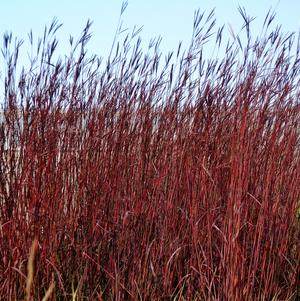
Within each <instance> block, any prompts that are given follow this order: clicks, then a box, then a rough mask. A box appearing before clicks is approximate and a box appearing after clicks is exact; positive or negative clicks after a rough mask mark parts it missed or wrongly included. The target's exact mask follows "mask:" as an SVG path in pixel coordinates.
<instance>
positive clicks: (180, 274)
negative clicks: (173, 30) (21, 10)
mask: <svg viewBox="0 0 300 301" xmlns="http://www.w3.org/2000/svg"><path fill="white" fill-rule="evenodd" d="M240 13H241V15H242V17H243V18H244V21H245V26H244V31H245V34H246V37H247V39H246V42H243V41H242V40H241V39H240V38H239V36H234V37H233V39H231V40H229V41H228V42H227V44H224V40H223V39H222V30H223V28H219V29H216V30H215V29H214V28H215V27H214V24H215V19H214V15H213V13H211V14H208V15H203V14H200V13H199V11H198V12H196V14H195V20H194V29H193V40H192V42H191V45H190V47H189V48H188V49H187V50H185V51H183V49H181V44H180V45H179V47H178V50H176V51H174V52H173V53H170V54H169V55H167V56H166V58H165V60H164V57H163V56H162V54H161V53H160V51H159V39H154V40H152V41H151V43H150V45H149V49H148V52H143V51H142V49H141V47H140V38H139V37H138V35H139V32H138V31H135V32H133V33H132V34H130V35H128V36H127V37H126V38H125V39H124V41H123V42H118V39H116V42H115V45H114V48H113V49H112V52H111V55H110V56H109V58H108V60H107V61H106V63H103V62H102V60H101V59H100V58H98V57H96V56H93V57H88V55H87V52H86V50H87V42H88V40H89V38H90V33H89V29H90V26H91V23H90V22H88V23H87V25H86V28H85V29H84V31H83V33H82V35H81V37H80V38H79V39H78V41H77V42H75V41H74V39H72V38H71V39H70V45H71V47H72V51H71V53H70V55H69V56H66V57H65V58H61V59H58V60H57V61H55V60H54V59H53V57H54V53H55V49H56V47H57V40H56V38H55V32H56V30H58V29H59V27H60V25H59V24H58V23H57V21H54V22H53V23H52V24H51V26H50V28H49V29H48V28H46V29H45V34H44V36H43V37H42V38H41V39H39V40H37V41H35V40H34V38H33V36H32V34H30V35H29V38H30V42H31V47H32V48H33V49H36V51H35V52H33V53H36V57H34V56H33V57H31V65H30V67H29V68H27V69H25V68H24V69H23V70H22V72H21V73H20V74H19V75H18V72H17V66H18V63H17V59H18V52H19V50H20V47H21V43H19V42H18V41H16V43H14V40H13V38H12V36H11V35H7V34H6V35H5V36H4V46H3V49H2V53H3V55H4V57H5V60H6V73H5V79H4V84H3V92H4V94H3V96H2V97H3V98H2V99H3V100H2V104H3V116H2V122H1V126H0V161H1V162H0V168H1V170H0V205H1V211H0V296H1V297H0V299H1V300H20V299H22V298H23V299H25V297H26V292H27V298H29V299H30V298H32V300H42V298H43V296H44V295H45V292H46V291H47V290H48V288H49V285H50V283H52V280H53V279H54V280H55V284H56V285H55V291H54V293H53V294H52V295H51V296H49V298H50V299H49V300H71V299H72V298H73V300H74V299H76V298H78V300H253V301H254V300H289V299H290V300H292V299H294V300H296V298H297V296H298V297H299V291H298V295H297V288H299V284H300V283H299V273H300V265H299V262H300V257H299V254H300V253H299V247H300V241H299V235H300V233H299V218H298V217H297V214H296V212H297V207H299V200H300V190H299V187H300V160H299V134H300V131H299V108H300V107H299V87H300V86H299V64H300V57H299V50H300V48H299V40H298V41H297V40H295V38H294V36H293V35H287V34H284V33H282V31H281V30H280V28H279V27H275V29H273V30H271V28H274V26H273V20H274V14H272V13H269V14H268V15H267V16H266V19H265V22H264V26H263V29H262V33H263V34H262V35H260V36H259V37H257V38H256V39H254V38H253V37H252V35H251V32H250V21H251V19H250V18H249V17H248V16H247V15H246V13H245V11H243V10H241V9H240ZM209 40H213V41H214V40H215V45H216V49H220V53H221V51H222V47H223V49H224V52H223V56H220V55H219V57H218V58H211V59H205V58H204V55H203V51H204V49H205V46H206V42H207V41H209ZM295 41H296V42H295ZM222 45H223V46H222ZM226 45H227V46H226ZM34 238H37V240H38V244H37V246H36V247H37V250H36V256H35V257H34V267H35V269H34V271H32V273H33V275H32V282H31V284H30V287H29V288H28V287H27V289H26V280H27V277H26V266H27V261H28V258H29V254H28V253H27V252H28V250H29V248H30V246H31V244H32V241H33V240H34ZM27 284H28V282H27ZM29 290H30V291H29ZM28 296H29V297H28ZM51 298H52V299H51ZM76 300H77V299H76Z"/></svg>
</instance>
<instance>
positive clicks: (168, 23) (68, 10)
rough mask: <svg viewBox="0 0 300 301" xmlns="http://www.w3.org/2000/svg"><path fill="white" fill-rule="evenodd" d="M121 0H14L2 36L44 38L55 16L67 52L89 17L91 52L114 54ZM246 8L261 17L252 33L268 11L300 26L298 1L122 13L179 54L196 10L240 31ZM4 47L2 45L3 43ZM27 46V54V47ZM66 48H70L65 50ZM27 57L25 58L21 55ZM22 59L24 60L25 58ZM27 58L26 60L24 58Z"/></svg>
mask: <svg viewBox="0 0 300 301" xmlns="http://www.w3.org/2000/svg"><path fill="white" fill-rule="evenodd" d="M122 2H123V1H122V0H106V1H104V0H98V1H97V0H85V1H76V0H73V1H72V0H27V1H24V0H10V1H8V0H7V1H2V3H1V10H0V33H1V35H3V33H4V32H5V31H9V32H12V33H13V34H14V35H15V36H18V37H20V38H23V39H24V40H25V41H28V38H27V33H28V32H29V31H30V29H32V30H33V33H34V35H35V36H38V35H39V36H41V35H42V33H43V29H44V26H45V25H46V24H47V25H49V24H50V23H51V20H52V19H53V17H57V18H58V20H59V21H60V22H62V23H63V24H64V25H63V27H62V28H61V29H60V31H59V33H58V35H57V36H58V38H59V41H60V42H59V43H60V45H59V48H58V50H59V52H60V54H61V55H64V54H66V52H67V51H68V49H69V48H68V47H67V46H68V38H69V34H71V35H73V36H74V37H78V36H79V35H80V33H81V31H82V29H83V27H84V25H85V24H86V21H87V19H91V20H92V21H93V22H94V23H93V26H92V32H93V37H92V39H91V41H90V43H89V44H88V45H89V47H88V50H89V53H90V54H91V53H96V54H98V55H100V56H104V57H105V56H106V55H107V54H108V52H109V50H110V47H111V44H112V41H113V36H114V32H115V30H116V27H117V22H118V18H119V13H120V8H121V5H122ZM238 5H241V6H244V7H245V9H246V11H247V13H248V14H249V15H251V16H253V17H257V19H256V20H255V21H254V23H253V33H254V34H256V33H257V34H259V31H258V29H260V28H261V25H262V23H263V21H264V17H265V15H266V13H267V11H268V9H269V8H271V7H272V8H276V12H277V18H276V21H275V23H276V24H282V27H283V29H284V30H285V31H298V29H299V28H300V18H299V11H300V1H299V0H281V1H278V0H247V1H246V0H202V1H201V0H198V1H196V0H172V1H169V0H168V1H166V0H165V1H163V0H151V1H150V0H148V1H142V0H129V1H128V7H127V9H126V11H125V13H124V15H123V19H124V27H128V28H129V29H132V28H133V27H134V25H137V26H142V25H144V28H143V31H142V34H141V36H142V38H143V40H144V41H145V42H147V44H148V41H149V40H150V38H151V37H154V36H158V35H161V36H162V37H163V42H162V44H161V49H162V50H163V51H165V52H166V51H168V50H176V48H177V45H178V42H179V41H180V40H183V42H184V43H185V45H188V42H189V41H190V38H191V33H192V23H193V15H194V11H195V10H196V9H198V8H200V9H201V10H206V11H210V10H211V9H213V8H214V7H215V8H216V11H215V14H216V17H217V22H218V23H217V24H218V25H222V24H226V27H225V31H227V32H228V23H230V24H231V26H232V27H233V28H234V29H235V30H238V29H239V28H240V27H241V26H242V24H243V22H242V18H241V17H240V15H239V13H238V10H237V7H238ZM1 44H2V43H1ZM26 45H28V44H26V43H25V44H24V45H23V47H22V48H25V49H23V51H24V50H25V52H26V51H28V49H26ZM66 47H67V48H66ZM22 57H23V56H22ZM22 57H21V58H22ZM23 59H24V58H23Z"/></svg>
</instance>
